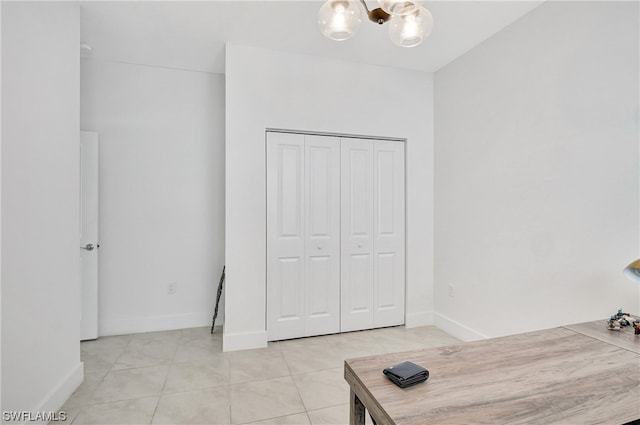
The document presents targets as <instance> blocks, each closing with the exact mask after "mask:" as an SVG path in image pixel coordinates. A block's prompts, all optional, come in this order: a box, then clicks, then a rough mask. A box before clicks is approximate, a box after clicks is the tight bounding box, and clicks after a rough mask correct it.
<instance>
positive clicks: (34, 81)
mask: <svg viewBox="0 0 640 425" xmlns="http://www.w3.org/2000/svg"><path fill="white" fill-rule="evenodd" d="M79 43H80V14H79V8H78V6H77V5H72V4H70V3H9V2H3V4H2V89H3V90H2V124H3V125H2V255H3V257H2V409H3V410H15V411H22V410H28V411H38V410H47V411H48V410H55V409H58V408H59V407H61V405H62V404H63V403H64V401H65V400H66V399H67V398H68V397H69V396H70V395H71V393H72V392H73V391H74V390H75V389H76V388H77V386H78V385H79V384H80V382H81V381H82V374H83V370H82V363H80V341H79V340H80V275H79V248H78V247H79V245H78V243H79V230H78V223H79V217H78V210H79V202H78V201H79V133H78V130H79V114H80V110H79V78H80V75H79V74H80V64H79V54H78V46H79Z"/></svg>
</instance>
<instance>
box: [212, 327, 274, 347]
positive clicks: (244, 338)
mask: <svg viewBox="0 0 640 425" xmlns="http://www.w3.org/2000/svg"><path fill="white" fill-rule="evenodd" d="M266 346H267V331H257V332H239V333H228V332H227V331H226V329H224V333H223V336H222V351H238V350H250V349H253V348H265V347H266Z"/></svg>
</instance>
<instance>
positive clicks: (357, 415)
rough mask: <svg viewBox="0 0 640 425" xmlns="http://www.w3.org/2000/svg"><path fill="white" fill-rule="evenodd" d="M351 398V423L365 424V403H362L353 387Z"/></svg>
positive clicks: (356, 424) (353, 424)
mask: <svg viewBox="0 0 640 425" xmlns="http://www.w3.org/2000/svg"><path fill="white" fill-rule="evenodd" d="M349 400H350V404H351V411H350V414H349V416H350V418H349V424H350V425H364V421H365V416H364V415H365V409H364V404H362V402H361V401H360V399H359V398H358V396H357V395H356V393H355V392H353V389H352V390H351V395H350V396H349Z"/></svg>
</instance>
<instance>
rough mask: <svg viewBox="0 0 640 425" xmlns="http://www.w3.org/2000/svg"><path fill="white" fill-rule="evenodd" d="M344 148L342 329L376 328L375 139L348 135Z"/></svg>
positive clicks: (343, 141) (343, 144) (342, 172)
mask: <svg viewBox="0 0 640 425" xmlns="http://www.w3.org/2000/svg"><path fill="white" fill-rule="evenodd" d="M341 150H342V155H341V158H342V161H341V162H342V166H341V172H340V175H341V179H342V197H341V198H342V200H341V204H342V205H341V208H342V211H341V212H342V230H341V236H342V256H341V268H342V300H341V301H342V321H341V322H342V325H341V330H342V332H347V331H353V330H358V329H369V328H373V305H374V293H373V292H374V286H373V261H374V252H373V242H374V237H373V221H374V208H373V207H374V203H373V202H374V199H373V196H374V170H373V168H374V167H373V165H374V163H373V161H374V156H373V142H372V141H371V140H360V139H347V138H344V139H342V144H341Z"/></svg>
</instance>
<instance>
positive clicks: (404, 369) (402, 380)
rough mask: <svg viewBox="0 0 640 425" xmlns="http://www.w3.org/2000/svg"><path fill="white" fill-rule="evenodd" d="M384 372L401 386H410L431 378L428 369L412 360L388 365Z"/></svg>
mask: <svg viewBox="0 0 640 425" xmlns="http://www.w3.org/2000/svg"><path fill="white" fill-rule="evenodd" d="M382 373H384V374H385V375H386V376H387V378H389V379H390V380H391V382H393V383H394V384H396V385H397V386H399V387H400V388H406V387H410V386H411V385H415V384H419V383H420V382H424V381H426V380H427V379H429V371H428V370H427V369H425V368H423V367H422V366H419V365H417V364H415V363H411V362H404V363H400V364H397V365H394V366H390V367H387V368H385V369H384V370H383V371H382Z"/></svg>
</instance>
